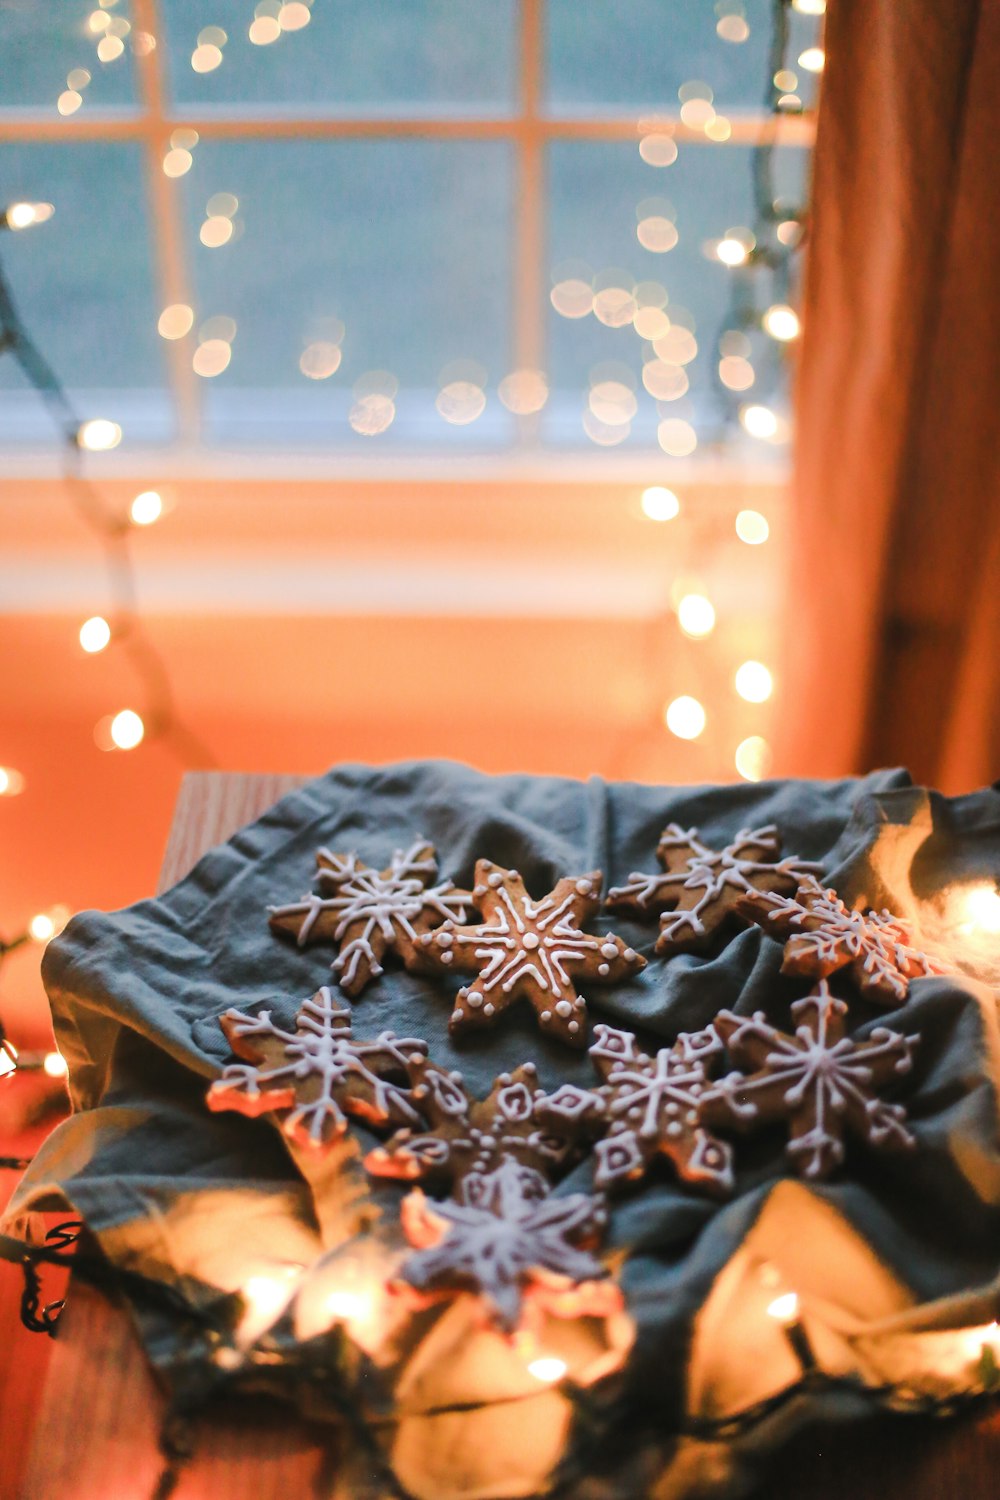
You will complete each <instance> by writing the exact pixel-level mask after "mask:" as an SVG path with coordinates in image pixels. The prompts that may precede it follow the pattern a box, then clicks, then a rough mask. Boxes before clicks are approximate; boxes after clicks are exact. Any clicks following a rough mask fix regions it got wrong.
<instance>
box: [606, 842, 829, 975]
mask: <svg viewBox="0 0 1000 1500" xmlns="http://www.w3.org/2000/svg"><path fill="white" fill-rule="evenodd" d="M780 852H781V839H780V837H779V835H778V830H777V829H776V828H775V827H774V825H773V824H771V823H769V824H768V825H767V826H766V827H764V828H744V829H742V830H741V831H740V832H739V833H738V834H737V835H736V837H735V839H734V840H733V842H732V843H731V844H727V845H726V846H725V848H724V849H710V848H709V847H708V845H707V844H704V843H702V841H701V838H700V836H699V833H698V829H697V828H681V827H680V825H679V824H677V823H668V825H667V827H666V828H665V829H664V831H663V836H662V838H661V839H660V842H659V845H658V846H657V850H656V856H657V858H658V859H659V861H660V864H661V865H662V866H663V869H664V874H662V875H644V874H642V873H641V872H638V871H637V872H633V874H631V875H630V876H629V878H628V882H627V883H626V884H625V885H620V886H616V887H615V888H614V889H613V890H610V891H609V892H608V900H607V904H608V906H609V908H610V909H611V910H612V911H628V912H634V913H635V914H636V915H637V916H641V917H646V916H652V915H654V914H659V915H660V936H659V938H658V939H657V942H656V951H657V953H675V952H679V951H680V950H681V949H684V948H702V947H704V946H706V945H707V944H708V943H709V942H710V941H711V939H712V937H713V936H714V935H715V933H716V932H717V931H718V930H719V928H720V927H722V926H723V925H724V924H725V923H727V922H729V921H731V920H732V919H733V918H734V917H738V916H739V915H742V913H741V912H740V908H739V902H740V900H741V899H742V898H743V897H744V896H746V895H747V894H749V893H750V892H753V891H778V892H792V891H794V890H795V888H796V886H797V885H798V883H799V881H800V880H801V879H802V877H803V876H804V875H807V874H808V873H809V872H810V871H811V870H818V869H819V866H818V865H815V864H810V863H808V862H807V861H805V860H801V859H794V858H791V857H786V858H785V859H781V860H779V859H778V857H777V856H778V854H779V853H780ZM744 920H746V918H744Z"/></svg>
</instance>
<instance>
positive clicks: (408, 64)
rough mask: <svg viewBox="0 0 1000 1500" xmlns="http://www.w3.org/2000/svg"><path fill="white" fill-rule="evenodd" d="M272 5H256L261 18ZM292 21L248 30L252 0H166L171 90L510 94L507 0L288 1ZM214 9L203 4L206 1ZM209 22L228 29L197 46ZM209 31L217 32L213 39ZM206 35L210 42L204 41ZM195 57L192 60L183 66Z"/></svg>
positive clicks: (253, 97) (504, 104) (364, 107)
mask: <svg viewBox="0 0 1000 1500" xmlns="http://www.w3.org/2000/svg"><path fill="white" fill-rule="evenodd" d="M276 9H277V6H276V5H275V6H272V7H268V6H267V5H266V4H265V5H263V6H261V5H258V7H257V10H258V11H259V12H261V14H260V15H259V16H258V17H257V20H258V21H261V20H264V21H266V20H267V16H268V14H269V12H273V11H274V10H276ZM297 11H298V19H299V20H301V19H303V17H306V16H308V17H309V20H308V24H307V25H305V26H303V27H302V28H301V29H298V30H294V31H284V32H281V33H280V34H279V33H276V31H275V24H274V23H273V21H272V23H271V24H270V26H266V25H265V26H264V27H260V26H258V27H257V28H256V30H255V35H256V36H257V37H258V39H259V40H258V42H257V44H255V43H254V42H253V41H252V40H251V38H250V27H251V25H252V24H253V22H254V19H255V16H254V7H253V4H252V3H251V0H214V3H213V4H212V5H211V7H208V6H206V5H205V4H204V0H170V4H169V5H168V6H166V7H165V16H166V21H167V29H166V42H167V49H166V50H167V59H168V64H169V74H170V80H171V92H172V95H173V97H174V98H175V99H176V100H178V101H179V102H182V103H198V104H238V105H239V106H241V108H242V109H243V110H247V109H253V108H254V107H255V106H260V105H268V104H282V105H286V106H288V107H292V108H294V109H295V110H296V111H299V110H308V111H310V112H315V111H317V110H318V111H320V112H321V113H330V114H345V113H358V112H361V113H367V114H371V113H393V112H399V111H403V110H415V111H421V110H424V111H430V110H434V111H439V112H445V113H458V114H463V115H468V114H477V113H484V112H489V111H495V110H503V111H509V109H510V108H511V105H512V101H513V99H514V96H515V65H514V56H515V48H514V27H515V18H516V13H517V6H516V0H379V3H378V5H377V6H373V5H365V4H358V0H322V3H321V4H315V5H314V6H313V9H312V11H311V12H310V11H309V9H308V7H307V6H305V5H299V6H298V7H297ZM209 12H211V13H209ZM209 23H211V24H212V26H213V27H218V28H221V30H222V31H223V32H225V33H226V39H225V41H224V42H222V45H221V46H220V47H219V52H220V53H221V61H219V62H218V63H217V65H215V66H211V67H210V68H209V70H208V71H203V72H199V71H196V69H197V68H200V67H204V66H205V64H206V63H208V64H214V63H215V62H216V56H215V54H214V53H204V54H203V55H202V56H201V57H200V58H196V57H195V50H196V48H197V47H198V45H199V41H198V39H199V36H200V35H201V33H202V32H203V30H204V28H205V27H206V25H208V24H209ZM272 37H273V40H264V39H265V38H268V39H270V38H272ZM214 40H215V41H216V42H217V41H218V39H217V38H216V39H214ZM212 44H213V43H212V42H209V44H208V45H212ZM192 63H194V66H192Z"/></svg>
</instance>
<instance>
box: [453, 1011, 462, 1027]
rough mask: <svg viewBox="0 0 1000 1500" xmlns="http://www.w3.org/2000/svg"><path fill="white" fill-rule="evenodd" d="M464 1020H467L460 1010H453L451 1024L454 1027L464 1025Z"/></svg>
mask: <svg viewBox="0 0 1000 1500" xmlns="http://www.w3.org/2000/svg"><path fill="white" fill-rule="evenodd" d="M464 1019H465V1017H464V1016H463V1015H462V1012H461V1011H460V1010H453V1011H452V1013H451V1024H452V1025H453V1026H459V1025H461V1023H462V1021H464Z"/></svg>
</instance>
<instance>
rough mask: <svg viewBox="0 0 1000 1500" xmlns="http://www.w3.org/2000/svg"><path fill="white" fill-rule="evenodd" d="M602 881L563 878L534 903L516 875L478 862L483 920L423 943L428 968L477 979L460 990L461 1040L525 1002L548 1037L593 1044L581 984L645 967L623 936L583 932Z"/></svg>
mask: <svg viewBox="0 0 1000 1500" xmlns="http://www.w3.org/2000/svg"><path fill="white" fill-rule="evenodd" d="M601 878H602V877H601V874H600V871H597V870H595V871H593V872H592V873H591V874H589V875H583V876H579V877H569V878H567V879H563V880H560V881H559V883H558V884H557V885H556V886H555V887H554V889H553V890H551V891H550V892H549V894H548V895H547V896H543V897H542V898H541V899H540V900H538V901H535V900H533V899H532V897H530V896H529V895H528V892H527V891H526V889H525V886H524V881H523V880H522V879H521V876H520V875H519V874H518V872H517V871H516V870H505V869H503V868H502V867H501V866H500V865H495V864H493V863H491V861H490V860H488V859H481V860H479V861H478V863H477V864H476V883H475V889H474V890H473V893H472V899H473V901H474V902H475V904H476V906H477V907H478V908H479V910H480V911H481V912H482V913H483V921H482V922H480V923H477V924H476V925H474V926H469V927H464V926H458V925H457V924H456V923H454V922H450V921H449V922H445V923H443V924H442V925H441V926H440V927H438V928H437V929H436V930H435V931H433V932H427V933H424V934H423V936H422V937H421V938H420V951H421V953H422V954H423V956H424V958H425V959H426V960H427V962H428V963H430V964H433V965H434V966H435V967H437V968H440V969H446V970H452V969H454V970H459V971H461V970H468V971H471V972H473V973H474V974H475V975H476V976H477V977H476V978H475V980H474V981H473V982H472V983H471V984H469V985H467V986H463V988H461V989H460V990H459V991H458V995H457V997H456V1000H455V1008H454V1011H453V1012H452V1016H451V1021H450V1024H449V1030H450V1031H451V1032H452V1033H453V1034H454V1035H460V1034H461V1033H462V1032H465V1031H469V1030H472V1029H473V1028H476V1027H484V1026H491V1025H493V1024H494V1022H495V1021H496V1019H497V1017H498V1016H499V1015H500V1014H501V1013H502V1012H503V1011H504V1010H506V1009H507V1007H508V1006H510V1005H512V1004H513V1003H514V1002H515V1001H516V1000H521V999H523V1000H527V1001H529V1002H530V1003H531V1005H532V1006H534V1009H535V1012H536V1014H537V1016H538V1020H539V1023H540V1025H541V1027H542V1029H543V1031H545V1032H546V1033H548V1035H550V1036H554V1037H558V1039H559V1040H560V1041H563V1042H567V1043H568V1044H569V1045H570V1046H571V1047H583V1046H586V1041H587V1007H586V1002H585V1001H584V999H583V998H582V996H580V995H578V994H577V990H576V984H577V982H578V981H584V982H587V983H588V984H614V983H615V982H616V981H620V980H623V979H629V978H631V977H632V976H633V975H634V974H637V973H638V972H639V970H640V969H642V968H644V967H645V963H646V960H645V959H644V958H642V957H640V955H639V954H638V953H636V952H635V950H634V949H632V948H630V947H629V946H628V945H627V944H626V943H625V942H623V941H622V939H621V938H619V937H615V936H614V935H613V934H611V933H606V934H604V935H597V934H592V933H588V932H585V931H584V930H583V924H584V923H585V922H587V921H588V920H589V919H590V918H592V917H593V916H594V914H595V913H596V912H597V911H598V909H599V907H600V894H601Z"/></svg>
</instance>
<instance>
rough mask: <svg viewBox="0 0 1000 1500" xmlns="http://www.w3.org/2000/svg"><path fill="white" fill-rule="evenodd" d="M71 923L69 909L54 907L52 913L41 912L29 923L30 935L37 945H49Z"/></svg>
mask: <svg viewBox="0 0 1000 1500" xmlns="http://www.w3.org/2000/svg"><path fill="white" fill-rule="evenodd" d="M68 921H69V908H68V907H66V906H54V907H53V908H52V910H51V911H40V912H38V913H37V914H36V915H35V916H33V917H32V919H31V921H30V922H29V923H28V933H29V936H30V937H31V938H32V940H33V941H34V942H36V943H47V942H49V940H50V939H51V938H54V937H55V935H56V933H57V932H62V930H63V928H64V927H65V926H66V923H67V922H68Z"/></svg>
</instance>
